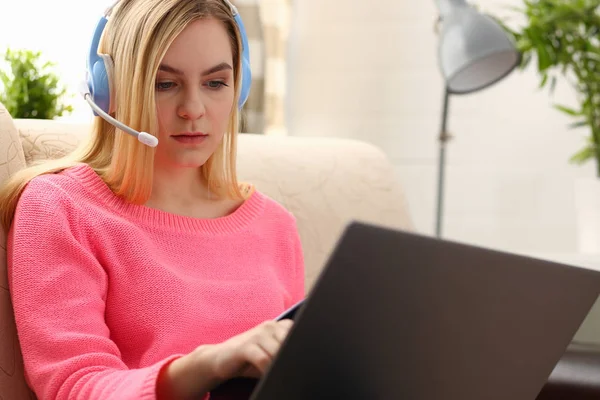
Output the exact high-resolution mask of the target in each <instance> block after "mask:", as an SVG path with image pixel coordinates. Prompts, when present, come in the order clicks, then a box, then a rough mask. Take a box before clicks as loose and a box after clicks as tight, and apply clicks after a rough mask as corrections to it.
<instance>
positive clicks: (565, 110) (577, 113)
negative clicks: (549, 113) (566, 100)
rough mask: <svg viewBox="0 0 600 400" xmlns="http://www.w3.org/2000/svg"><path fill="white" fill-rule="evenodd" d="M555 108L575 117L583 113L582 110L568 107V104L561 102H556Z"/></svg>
mask: <svg viewBox="0 0 600 400" xmlns="http://www.w3.org/2000/svg"><path fill="white" fill-rule="evenodd" d="M554 108H556V109H557V110H559V111H562V112H564V113H566V114H569V115H571V116H573V117H578V116H581V115H582V113H581V112H580V111H577V110H574V109H572V108H569V107H566V106H561V105H560V104H554Z"/></svg>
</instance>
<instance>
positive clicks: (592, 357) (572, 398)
mask: <svg viewBox="0 0 600 400" xmlns="http://www.w3.org/2000/svg"><path fill="white" fill-rule="evenodd" d="M558 399H561V400H562V399H569V400H588V399H589V400H591V399H596V400H597V399H600V345H594V344H584V343H576V342H573V343H571V344H570V345H569V346H568V348H567V350H566V352H565V354H564V355H563V357H562V358H561V359H560V361H559V362H558V364H557V365H556V367H555V368H554V370H553V371H552V373H551V374H550V377H549V379H548V382H547V383H546V385H545V386H544V387H543V389H542V390H541V392H540V394H539V395H538V397H537V399H536V400H558Z"/></svg>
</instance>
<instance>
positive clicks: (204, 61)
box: [0, 0, 304, 400]
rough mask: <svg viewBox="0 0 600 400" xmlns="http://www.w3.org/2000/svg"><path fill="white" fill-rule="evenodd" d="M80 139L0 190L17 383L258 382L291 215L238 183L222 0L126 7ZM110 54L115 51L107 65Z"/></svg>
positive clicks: (292, 270)
mask: <svg viewBox="0 0 600 400" xmlns="http://www.w3.org/2000/svg"><path fill="white" fill-rule="evenodd" d="M98 52H99V53H102V54H106V55H107V56H104V58H105V59H106V63H107V64H110V65H112V67H109V71H108V72H109V82H110V94H111V96H110V104H109V105H108V112H109V114H110V115H112V116H114V117H115V118H116V119H117V120H119V121H121V122H123V123H124V124H126V125H128V126H130V127H132V128H133V129H136V130H138V131H145V132H148V133H150V134H151V135H152V136H154V137H156V138H157V139H158V146H156V147H149V146H147V145H145V144H143V143H140V142H139V141H138V140H136V138H135V137H133V136H131V135H129V134H126V133H124V132H123V131H122V130H121V129H115V128H114V127H113V125H111V124H109V123H108V122H106V120H105V119H102V118H100V117H96V118H95V121H94V125H93V128H92V132H91V135H90V139H89V142H88V143H86V144H84V145H83V146H82V147H81V148H80V149H78V150H77V151H75V152H74V153H72V154H70V155H69V156H67V157H65V158H63V159H60V160H57V161H51V162H46V163H44V164H41V165H39V166H35V167H30V168H28V169H26V170H23V171H20V172H19V173H17V174H16V175H14V176H13V177H12V178H11V180H10V181H9V182H8V184H7V185H6V186H5V187H4V188H2V190H1V192H0V193H1V194H0V210H1V211H0V212H1V214H0V217H1V221H2V223H3V226H4V228H5V229H6V230H7V231H8V267H9V283H10V289H11V296H12V301H13V306H14V312H15V319H16V323H17V331H18V334H19V339H20V343H21V348H22V353H23V358H24V363H25V372H26V378H27V380H28V383H29V385H30V386H31V387H32V389H33V390H34V391H35V393H36V394H37V396H38V398H39V399H53V400H54V399H86V400H93V399H103V400H106V399H118V400H127V399H155V398H159V399H161V398H164V399H187V398H202V396H205V397H208V396H209V395H210V394H209V392H210V391H211V389H213V388H215V387H216V386H217V385H219V384H220V383H222V382H224V381H227V380H229V379H231V378H235V377H260V376H261V374H262V373H263V372H264V371H265V369H266V368H267V367H268V366H269V364H270V362H271V360H272V358H273V356H274V355H275V354H276V353H277V351H278V349H279V346H280V344H281V342H282V340H283V339H284V338H285V336H286V335H287V333H288V331H289V329H290V327H291V322H290V321H280V322H274V321H272V320H273V318H274V317H275V316H276V315H278V314H279V313H281V312H282V311H283V310H285V309H286V308H288V307H289V306H291V305H292V304H294V303H296V302H297V301H299V300H300V299H302V298H303V297H304V266H303V255H302V249H301V244H300V240H299V236H298V232H297V229H296V224H295V220H294V218H293V216H292V215H291V214H290V213H289V212H288V211H286V210H285V209H284V208H283V207H282V206H280V205H279V204H278V203H276V202H275V201H273V200H272V199H270V198H269V197H267V196H266V195H264V194H262V193H261V192H259V191H258V190H256V189H255V188H254V187H252V186H251V185H243V184H240V183H238V181H237V179H236V173H235V163H236V160H235V149H236V134H237V123H238V102H239V98H240V85H241V72H240V70H241V65H242V60H241V58H242V38H241V36H240V29H239V26H238V24H237V23H236V21H235V19H234V9H233V7H232V6H231V5H230V4H229V3H228V2H227V1H226V0H122V1H121V2H120V3H118V4H117V5H116V7H115V8H114V9H113V10H112V13H111V15H110V19H109V20H108V23H107V25H106V27H105V28H104V31H103V34H102V40H101V41H100V46H99V49H98ZM109 57H110V58H109Z"/></svg>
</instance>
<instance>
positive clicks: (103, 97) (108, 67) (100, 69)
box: [87, 0, 252, 116]
mask: <svg viewBox="0 0 600 400" xmlns="http://www.w3.org/2000/svg"><path fill="white" fill-rule="evenodd" d="M223 1H224V2H225V3H226V4H227V6H228V7H229V8H231V12H232V13H233V16H234V18H235V21H236V23H237V25H238V28H239V30H240V34H241V37H242V55H241V56H242V60H241V63H242V70H241V74H242V77H241V78H242V87H241V90H240V98H239V102H238V107H239V108H240V109H241V108H242V107H243V106H244V104H245V103H246V100H248V95H249V94H250V83H251V81H252V72H251V71H250V49H249V47H248V37H247V35H246V29H245V28H244V24H243V22H242V18H241V17H240V14H239V12H238V10H237V8H236V7H235V6H234V5H233V4H231V3H230V2H229V0H223ZM117 3H118V1H117ZM115 5H116V3H115ZM113 8H114V5H113V6H112V7H110V8H109V9H108V10H106V12H105V13H104V15H103V16H102V18H100V21H98V24H97V25H96V30H95V31H94V37H93V38H92V43H91V46H90V52H89V55H88V59H87V86H88V87H87V89H88V91H89V94H90V95H91V100H92V101H93V102H94V103H95V104H96V105H98V107H100V108H101V109H102V110H103V111H104V112H105V113H107V114H109V113H110V111H112V110H111V107H110V105H111V104H110V97H111V79H112V69H113V61H112V58H111V57H110V56H109V55H107V54H99V53H98V45H99V43H100V38H101V37H102V32H103V31H104V27H105V26H106V23H107V22H108V16H110V13H111V11H112V9H113ZM94 115H96V116H97V115H98V114H97V113H96V112H95V111H94Z"/></svg>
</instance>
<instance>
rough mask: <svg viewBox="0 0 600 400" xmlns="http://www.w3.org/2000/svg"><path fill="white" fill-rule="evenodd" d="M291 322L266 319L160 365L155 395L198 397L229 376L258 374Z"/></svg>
mask: <svg viewBox="0 0 600 400" xmlns="http://www.w3.org/2000/svg"><path fill="white" fill-rule="evenodd" d="M292 325H293V322H292V321H291V320H287V319H285V320H281V321H266V322H263V323H261V324H260V325H258V326H256V327H254V328H252V329H250V330H248V331H246V332H244V333H241V334H239V335H237V336H234V337H232V338H230V339H228V340H226V341H225V342H222V343H219V344H213V345H204V346H200V347H198V348H196V350H194V351H193V352H191V353H190V354H188V355H186V356H183V357H181V358H179V359H176V360H174V361H172V362H171V363H170V364H168V365H167V366H166V367H165V368H163V370H162V371H161V372H160V374H159V377H158V381H157V385H156V392H157V398H158V399H188V398H190V399H197V398H198V397H199V396H201V395H203V394H205V393H207V392H209V391H210V390H212V389H213V388H214V387H216V386H218V385H220V384H221V383H223V382H224V381H227V380H229V379H232V378H237V377H247V378H259V377H261V376H262V375H263V374H264V373H265V371H266V370H267V368H269V366H270V365H271V362H272V361H273V358H274V357H275V355H276V354H277V352H278V351H279V348H280V347H281V343H282V342H283V340H284V339H285V338H286V336H287V334H288V332H289V330H290V329H291V327H292Z"/></svg>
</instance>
